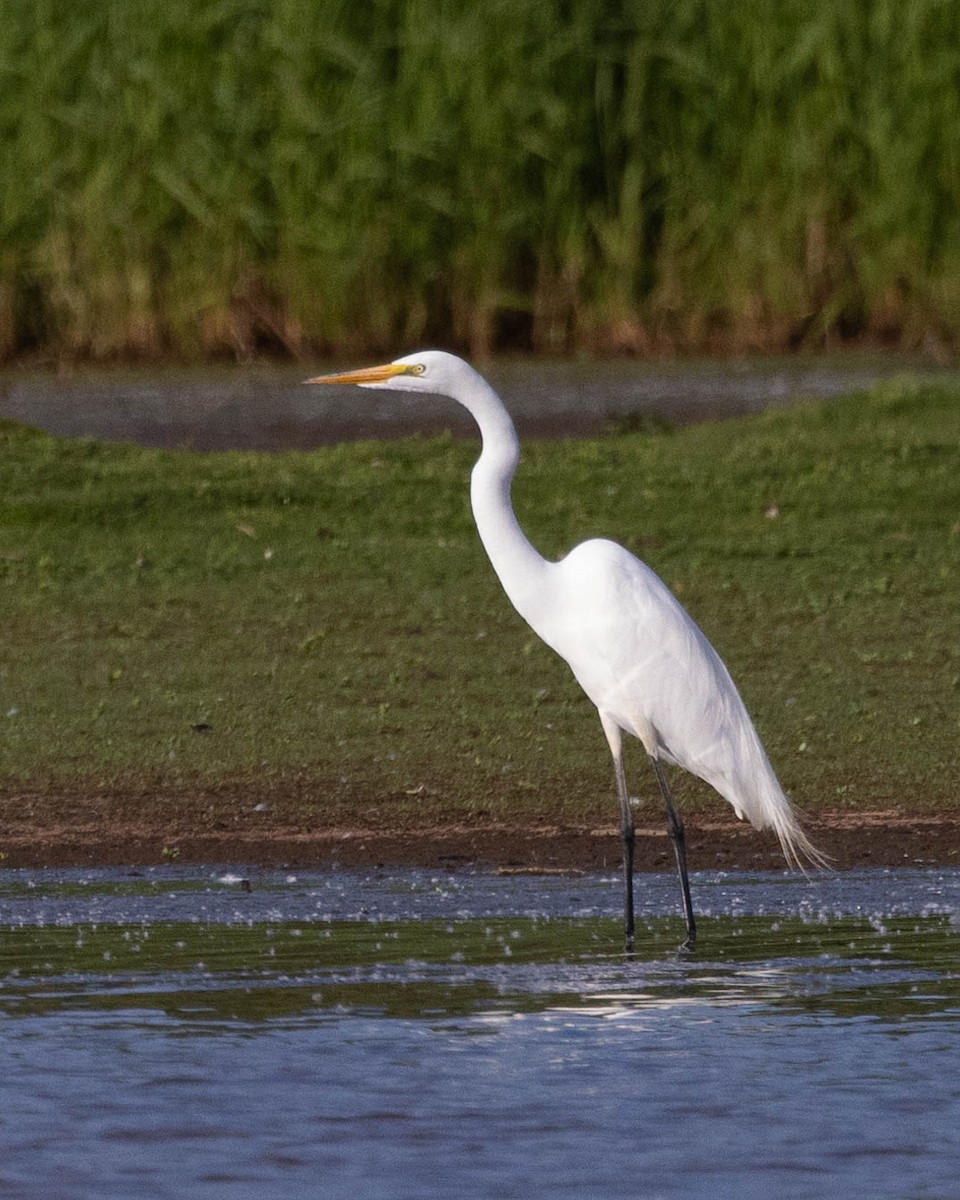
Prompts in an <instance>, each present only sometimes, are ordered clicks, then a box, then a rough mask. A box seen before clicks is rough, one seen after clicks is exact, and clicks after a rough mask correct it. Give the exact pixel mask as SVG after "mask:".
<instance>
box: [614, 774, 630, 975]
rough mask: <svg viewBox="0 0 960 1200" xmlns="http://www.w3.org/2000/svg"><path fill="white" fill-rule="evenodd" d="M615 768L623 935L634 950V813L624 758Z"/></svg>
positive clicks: (628, 950) (627, 946)
mask: <svg viewBox="0 0 960 1200" xmlns="http://www.w3.org/2000/svg"><path fill="white" fill-rule="evenodd" d="M613 769H614V773H615V774H616V777H617V800H618V801H619V804H620V840H621V842H622V843H623V935H624V939H625V941H626V950H627V953H628V954H629V953H630V952H631V951H632V950H633V928H634V927H633V846H634V841H635V836H634V832H633V813H632V811H631V809H630V797H629V796H628V795H627V780H626V776H625V775H624V773H623V759H622V758H614V760H613Z"/></svg>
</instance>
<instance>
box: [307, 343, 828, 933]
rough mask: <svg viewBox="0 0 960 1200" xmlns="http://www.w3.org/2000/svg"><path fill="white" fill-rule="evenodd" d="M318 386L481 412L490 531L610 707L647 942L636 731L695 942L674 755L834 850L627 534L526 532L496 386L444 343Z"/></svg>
mask: <svg viewBox="0 0 960 1200" xmlns="http://www.w3.org/2000/svg"><path fill="white" fill-rule="evenodd" d="M308 382H310V383H355V384H360V385H361V386H366V387H380V388H394V389H397V390H403V391H415V392H424V393H434V394H439V395H443V396H449V397H450V398H451V399H453V400H456V401H457V402H459V403H460V404H462V405H463V406H464V407H465V408H466V409H468V410H469V412H470V413H472V415H473V417H474V419H475V420H476V422H477V424H478V426H479V428H480V433H481V437H482V439H483V449H482V452H481V454H480V457H479V459H478V460H477V463H476V465H475V466H474V469H473V473H472V475H471V485H470V497H471V503H472V506H473V513H474V518H475V520H476V523H477V530H478V532H479V534H480V538H481V540H482V542H483V545H484V547H485V549H486V551H487V554H488V555H489V557H490V561H491V563H492V565H493V569H494V570H495V571H496V573H497V575H498V577H499V579H500V582H501V583H502V584H503V587H504V590H505V591H506V593H507V595H508V597H509V598H510V600H511V602H512V603H513V605H514V607H515V608H516V609H517V611H518V612H519V613H520V615H521V616H522V617H523V618H524V620H526V621H527V622H528V623H529V625H530V626H531V627H532V628H533V630H534V631H535V632H536V633H537V634H538V635H539V636H540V637H541V638H542V639H543V641H544V642H546V643H547V645H548V646H551V647H552V648H553V649H554V650H555V651H556V652H557V653H558V654H559V655H560V656H561V657H562V658H564V659H565V660H566V662H567V663H568V664H569V665H570V668H571V670H572V671H573V673H574V675H575V676H576V679H577V681H578V683H579V684H580V686H581V687H582V688H583V690H584V692H586V694H587V696H589V698H590V699H591V700H592V701H593V703H594V704H595V705H596V707H597V711H598V713H599V715H600V720H601V723H602V725H603V729H604V732H605V734H606V736H607V741H608V743H609V745H610V751H611V754H612V755H613V760H614V770H615V776H616V782H617V794H618V801H619V806H620V824H621V835H622V838H623V845H624V910H625V920H624V924H625V929H626V935H627V942H628V945H629V944H632V938H633V882H632V879H633V841H634V833H633V819H632V815H631V812H630V799H629V797H628V795H627V792H626V783H625V779H624V773H623V754H622V735H623V733H629V734H632V735H634V736H635V737H637V738H639V739H640V741H641V742H642V743H643V746H644V748H645V749H646V751H647V754H648V755H649V756H650V759H651V762H652V764H653V767H654V771H655V774H656V777H657V781H658V784H659V786H660V790H661V793H662V795H663V799H664V802H665V804H666V807H667V816H668V824H669V830H670V834H671V837H672V838H673V841H674V849H675V851H676V856H677V866H678V869H679V872H680V879H681V885H682V889H683V899H684V909H685V915H686V920H687V945H688V946H692V944H693V942H694V939H695V937H696V924H695V920H694V916H693V908H692V904H691V902H690V894H689V882H688V878H687V868H686V854H685V847H684V834H683V825H682V823H681V821H680V819H679V817H678V816H677V814H676V810H675V809H674V806H673V803H672V800H671V797H670V793H669V789H668V787H667V783H666V779H665V776H664V773H663V770H662V767H661V765H660V764H661V762H667V763H670V764H672V765H675V766H679V767H683V768H684V769H685V770H687V771H690V772H691V773H692V774H694V775H697V776H699V777H700V778H701V779H704V780H706V782H707V783H709V784H711V785H712V786H713V787H714V788H716V790H717V791H718V792H719V793H720V795H721V796H723V797H724V799H725V800H727V801H729V803H730V804H731V805H732V806H733V809H734V811H735V812H736V814H737V816H738V817H741V818H744V817H745V818H746V819H747V820H748V821H750V823H751V824H752V825H754V826H756V827H757V828H758V829H772V830H773V831H774V832H775V833H776V835H777V837H778V838H779V840H780V845H781V847H782V848H783V853H784V856H785V857H786V859H787V861H788V862H789V863H791V864H792V865H800V863H801V860H803V859H806V860H807V861H809V862H811V863H814V864H816V865H822V864H823V861H824V860H823V857H822V856H821V855H820V853H819V852H818V851H817V850H816V849H815V848H814V846H813V845H812V844H811V842H810V841H809V839H808V837H807V836H806V834H805V833H804V832H803V830H802V829H801V827H800V825H799V822H798V821H797V818H796V814H795V813H794V810H793V808H792V806H791V804H790V802H789V800H788V799H787V797H786V796H785V795H784V793H783V790H782V788H781V787H780V784H779V783H778V782H777V778H776V775H775V774H774V771H773V768H772V767H771V765H770V762H769V759H768V758H767V755H766V753H765V751H764V749H763V746H762V745H761V743H760V739H759V737H758V736H757V732H756V730H755V729H754V727H753V722H752V721H751V720H750V717H749V715H748V713H747V710H746V708H745V707H744V704H743V701H742V700H741V698H740V694H739V692H738V691H737V689H736V686H735V685H734V682H733V680H732V679H731V678H730V674H729V672H728V671H727V668H726V667H725V666H724V665H723V662H722V661H721V659H720V656H719V655H718V654H717V652H716V651H715V650H714V648H713V647H712V646H711V645H710V643H709V642H708V641H707V639H706V637H705V636H704V635H703V633H701V631H700V629H699V628H698V627H697V625H696V624H695V622H694V621H693V620H692V619H691V617H690V616H689V615H688V613H687V612H686V611H685V609H684V608H683V607H682V605H681V604H680V603H679V602H678V601H677V600H676V598H675V597H674V596H673V594H672V593H671V592H670V590H669V589H668V588H667V587H666V585H665V584H664V583H663V582H662V580H661V579H660V578H659V577H658V576H657V575H656V574H655V573H654V572H653V571H652V570H651V569H650V568H649V567H648V566H646V564H644V563H642V562H641V561H640V560H639V559H637V558H635V557H634V556H633V555H632V554H630V552H629V551H627V550H625V549H624V548H623V547H622V546H620V545H618V544H617V543H616V542H611V541H607V540H606V539H603V538H597V539H593V540H591V541H587V542H583V543H581V544H580V545H579V546H576V547H575V548H574V549H573V550H571V551H570V553H569V554H568V555H567V556H566V557H565V558H563V559H561V560H560V561H559V562H549V561H548V560H547V559H545V558H543V557H542V555H540V554H539V553H538V552H537V550H535V549H534V547H533V546H532V545H531V544H530V542H529V541H528V539H527V537H526V535H525V534H524V533H523V531H522V529H521V528H520V526H519V524H518V522H517V519H516V515H515V514H514V511H513V506H512V503H511V499H510V486H511V482H512V480H513V476H514V472H515V471H516V467H517V463H518V461H519V443H518V441H517V435H516V431H515V429H514V426H513V422H512V421H511V420H510V416H509V414H508V413H507V411H506V409H505V408H504V406H503V403H502V402H501V400H500V398H499V397H498V396H497V394H496V393H495V392H494V391H493V389H492V388H491V387H490V385H489V384H488V383H487V382H486V381H485V380H484V379H483V378H482V376H480V375H478V374H477V372H476V371H474V370H473V368H472V367H470V366H469V365H468V364H467V363H465V362H463V361H462V359H459V358H456V357H455V356H454V355H452V354H446V353H444V352H443V351H438V350H427V351H423V352H421V353H418V354H411V355H407V356H405V357H404V358H400V359H397V360H396V361H395V362H393V363H389V364H386V365H384V366H381V367H370V368H365V369H362V370H360V371H350V372H347V373H345V374H338V375H328V376H320V377H318V378H317V379H312V380H308Z"/></svg>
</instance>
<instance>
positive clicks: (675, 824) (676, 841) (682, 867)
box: [650, 758, 697, 950]
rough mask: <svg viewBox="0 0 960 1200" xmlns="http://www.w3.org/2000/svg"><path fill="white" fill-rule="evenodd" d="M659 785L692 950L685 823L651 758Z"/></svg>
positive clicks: (657, 762)
mask: <svg viewBox="0 0 960 1200" xmlns="http://www.w3.org/2000/svg"><path fill="white" fill-rule="evenodd" d="M650 761H651V763H652V764H653V770H654V773H655V774H656V776H657V783H658V784H659V785H660V795H661V796H662V797H663V802H664V804H665V805H666V806H667V829H668V831H669V833H670V840H671V841H672V842H673V853H674V855H675V856H676V860H677V871H678V872H679V873H680V890H681V892H682V893H683V915H684V917H685V918H686V922H687V940H686V941H685V942H684V943H683V949H685V950H692V949H693V947H694V946H695V945H696V941H697V921H696V918H695V917H694V915H693V901H692V900H691V899H690V879H689V877H688V876H687V847H686V838H685V836H684V832H683V822H682V821H681V820H680V817H679V815H678V813H677V810H676V808H675V807H674V804H673V797H672V796H671V795H670V789H669V787H668V786H667V777H666V775H664V773H663V764H662V763H661V762H660V760H659V759H657V758H651V759H650Z"/></svg>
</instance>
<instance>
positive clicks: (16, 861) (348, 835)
mask: <svg viewBox="0 0 960 1200" xmlns="http://www.w3.org/2000/svg"><path fill="white" fill-rule="evenodd" d="M805 827H806V829H807V830H808V832H809V834H810V836H811V838H812V840H813V841H814V844H815V845H817V846H818V847H819V848H820V849H822V850H823V851H824V852H825V853H826V854H827V855H828V856H829V859H830V865H831V868H832V869H834V870H849V869H851V868H855V867H867V866H875V867H894V866H912V865H923V866H951V865H958V864H960V815H958V814H955V813H953V812H936V811H932V812H927V811H925V812H920V813H916V814H907V813H904V812H903V811H902V810H896V811H880V812H856V811H844V812H824V813H820V814H817V816H816V817H815V818H809V819H808V820H807V821H806V822H805ZM686 831H687V856H688V860H689V864H690V869H691V871H694V872H696V871H698V870H718V869H719V870H731V871H732V870H765V871H767V870H786V869H787V868H786V864H785V863H784V861H783V857H782V855H781V854H780V851H779V847H778V845H777V842H776V839H775V838H774V837H773V836H772V835H771V834H770V833H769V832H758V831H756V830H753V829H751V828H750V827H749V826H746V825H743V824H740V823H732V822H729V821H727V822H719V821H710V820H704V821H700V820H698V819H697V816H696V815H694V816H692V817H691V818H689V819H688V820H687V821H686ZM0 850H2V853H3V858H2V863H0V865H2V866H3V867H6V868H28V869H29V868H42V867H123V866H130V867H136V866H155V865H160V864H164V863H166V864H173V863H202V862H208V863H235V864H241V863H242V864H245V865H250V866H261V867H279V866H300V867H304V866H311V867H322V866H343V867H358V868H362V867H381V866H382V867H388V866H390V867H421V868H427V869H431V868H436V869H453V868H458V867H475V868H481V869H489V870H500V871H518V872H520V871H531V872H543V873H549V872H554V871H556V872H566V871H572V872H578V871H582V872H587V871H603V870H615V869H618V868H619V862H620V846H619V839H618V836H617V832H616V829H615V827H613V826H608V825H604V826H596V827H594V826H589V825H579V826H575V825H544V824H533V823H531V824H523V823H521V822H516V823H510V824H499V825H491V824H477V825H463V824H459V825H458V824H450V825H443V826H430V827H423V828H399V829H395V830H392V831H388V830H385V829H382V828H381V829H375V828H359V827H326V828H320V829H317V830H315V831H303V829H302V828H292V827H288V826H279V827H274V828H266V829H258V830H256V831H253V830H249V831H237V832H209V833H202V832H200V833H197V832H189V831H183V830H181V831H177V830H175V829H167V830H163V829H159V828H157V827H156V826H146V825H140V824H134V823H130V824H127V823H124V824H121V825H114V826H110V827H107V826H97V825H84V826H69V825H63V826H59V827H57V828H51V829H47V830H39V829H37V828H36V826H32V827H31V826H22V825H21V826H19V827H18V826H17V825H16V824H14V825H13V826H8V827H7V828H6V829H5V830H4V831H3V834H2V838H0ZM636 868H637V870H638V871H660V870H669V871H672V870H673V869H674V865H673V852H672V847H671V845H670V841H669V839H668V837H667V834H666V830H665V828H658V827H656V826H654V825H649V824H645V825H643V826H639V825H638V827H637V842H636Z"/></svg>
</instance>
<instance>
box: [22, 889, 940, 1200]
mask: <svg viewBox="0 0 960 1200" xmlns="http://www.w3.org/2000/svg"><path fill="white" fill-rule="evenodd" d="M693 886H694V894H695V902H696V904H697V910H698V917H699V918H700V946H699V948H698V952H697V954H696V955H695V956H688V955H684V954H680V953H678V952H677V949H676V947H677V944H678V942H679V941H680V940H681V938H682V933H683V930H682V923H681V921H680V919H679V917H678V915H677V897H676V884H675V880H674V879H673V878H672V877H671V876H669V875H664V876H643V877H641V878H640V879H639V880H638V888H637V898H638V931H637V932H638V936H637V946H636V951H635V954H634V956H633V957H632V958H631V959H627V958H625V957H624V954H623V950H622V940H621V934H620V929H619V914H618V912H617V903H618V897H619V889H618V886H617V881H616V879H615V878H613V877H611V876H606V877H605V876H599V875H596V876H594V875H591V876H584V877H579V878H571V877H558V876H546V877H544V876H523V875H520V876H516V875H510V876H498V875H487V874H481V873H469V872H457V873H455V874H438V873H436V872H423V871H420V872H416V871H388V872H374V871H371V872H347V871H332V870H331V871H327V872H311V873H308V872H299V871H298V872H283V871H280V872H268V873H259V872H257V873H253V874H248V873H245V872H244V871H243V870H242V869H239V868H227V867H218V868H188V867H183V868H177V867H168V868H163V869H156V870H143V871H140V872H122V871H97V872H85V871H57V872H35V871H5V872H3V873H2V874H0V1023H2V1025H0V1027H2V1030H3V1035H4V1036H3V1060H4V1062H3V1071H2V1072H0V1195H3V1196H4V1197H28V1196H29V1197H44V1198H50V1200H55V1198H57V1197H64V1198H65V1197H70V1198H71V1200H75V1198H82V1197H91V1198H93V1197H97V1198H101V1197H125V1198H129V1197H138V1198H144V1200H146V1198H149V1197H168V1196H169V1197H171V1198H173V1197H177V1198H178V1200H179V1198H181V1197H184V1196H190V1197H200V1198H207V1197H210V1198H212V1197H230V1198H231V1200H233V1198H245V1197H251V1198H252V1197H258V1198H260V1197H273V1196H276V1197H280V1196H284V1197H290V1196H296V1197H311V1196H323V1197H327V1196H330V1197H337V1196H351V1197H367V1196H369V1197H411V1198H413V1197H433V1196H436V1197H440V1196H444V1197H446V1196H469V1197H474V1196H477V1197H479V1196H484V1197H486V1196H490V1197H493V1196H498V1197H499V1196H504V1197H507V1196H541V1195H542V1196H546V1195H550V1196H576V1197H586V1196H598V1197H612V1196H631V1197H704V1198H706V1197H711V1198H717V1197H738V1198H740V1200H743V1198H750V1197H757V1198H760V1197H764V1198H766V1197H771V1196H777V1197H778V1198H780V1200H787V1198H791V1197H823V1196H828V1195H837V1194H843V1195H845V1196H847V1197H851V1198H852V1197H861V1196H862V1197H868V1196H869V1197H898V1198H902V1197H906V1196H910V1197H921V1196H922V1197H943V1198H947V1197H951V1198H955V1197H957V1196H958V1195H960V1185H958V1182H957V1181H958V1179H960V953H958V952H960V870H956V869H953V870H942V869H923V870H919V869H915V870H898V871H880V870H872V871H858V872H851V873H837V874H833V875H826V876H823V877H820V878H816V879H813V880H809V881H808V880H805V879H804V878H803V877H797V876H787V875H780V874H767V873H764V874H721V873H713V874H711V873H700V874H697V875H695V876H694V877H693Z"/></svg>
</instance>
